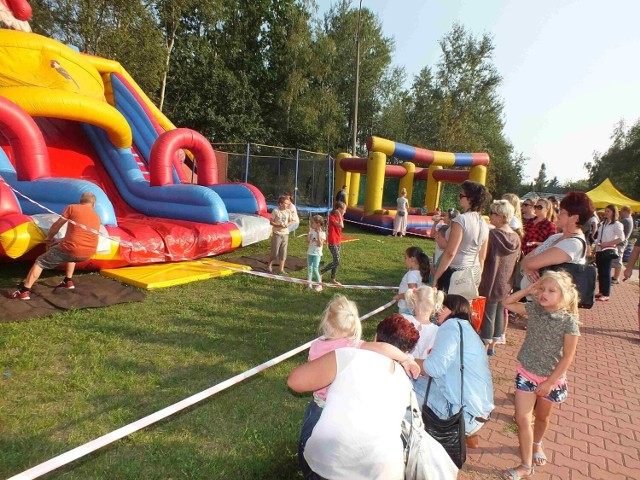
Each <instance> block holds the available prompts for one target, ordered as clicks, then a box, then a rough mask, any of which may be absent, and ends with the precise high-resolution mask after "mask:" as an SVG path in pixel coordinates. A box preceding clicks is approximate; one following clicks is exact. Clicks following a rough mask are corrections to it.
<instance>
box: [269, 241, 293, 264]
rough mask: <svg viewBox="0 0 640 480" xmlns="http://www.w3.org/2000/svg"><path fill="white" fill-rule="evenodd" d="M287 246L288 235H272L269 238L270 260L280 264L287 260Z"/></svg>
mask: <svg viewBox="0 0 640 480" xmlns="http://www.w3.org/2000/svg"><path fill="white" fill-rule="evenodd" d="M288 246H289V235H277V234H274V235H273V236H272V237H271V259H272V260H278V261H280V262H282V261H284V260H286V259H287V247H288Z"/></svg>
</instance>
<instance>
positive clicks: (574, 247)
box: [534, 233, 586, 263]
mask: <svg viewBox="0 0 640 480" xmlns="http://www.w3.org/2000/svg"><path fill="white" fill-rule="evenodd" d="M561 237H562V233H556V234H554V235H551V236H550V237H549V238H547V239H546V240H545V241H544V242H543V243H542V245H540V246H538V248H536V249H535V250H534V252H535V255H538V254H539V253H542V252H544V251H545V250H549V249H550V248H552V247H554V248H559V249H560V250H562V251H563V252H564V253H566V254H567V255H569V260H568V261H567V262H566V263H585V261H586V258H585V255H584V253H585V249H584V243H582V241H580V238H582V240H584V235H582V233H579V234H576V235H574V236H573V237H569V238H565V239H564V240H560V241H559V242H558V243H555V242H557V241H558V239H559V238H561ZM576 237H579V238H576Z"/></svg>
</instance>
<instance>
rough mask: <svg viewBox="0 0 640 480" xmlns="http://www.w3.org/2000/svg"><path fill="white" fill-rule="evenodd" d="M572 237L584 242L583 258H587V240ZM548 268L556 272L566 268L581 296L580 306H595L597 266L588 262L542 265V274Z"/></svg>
mask: <svg viewBox="0 0 640 480" xmlns="http://www.w3.org/2000/svg"><path fill="white" fill-rule="evenodd" d="M571 238H577V239H578V240H580V241H581V242H582V247H583V249H582V258H586V254H587V242H585V241H584V239H583V238H582V237H571ZM547 270H552V271H554V272H558V271H560V270H564V271H565V272H567V273H568V274H569V275H570V276H571V278H573V283H574V284H575V286H576V290H578V296H579V297H580V302H579V303H578V306H579V307H580V308H591V307H593V304H594V303H595V300H596V279H597V277H598V272H597V269H596V267H594V266H593V265H587V264H586V263H559V264H557V265H549V266H546V267H542V268H541V269H540V275H542V274H543V273H544V272H546V271H547Z"/></svg>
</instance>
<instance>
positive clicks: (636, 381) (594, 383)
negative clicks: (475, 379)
mask: <svg viewBox="0 0 640 480" xmlns="http://www.w3.org/2000/svg"><path fill="white" fill-rule="evenodd" d="M634 276H636V278H637V272H636V275H634ZM637 304H638V283H637V280H635V281H634V280H633V279H632V280H631V281H630V282H628V283H623V284H620V285H614V286H613V287H612V296H611V300H610V301H609V302H603V303H600V302H597V303H596V305H595V306H594V307H593V309H591V310H581V311H580V322H581V328H580V330H581V334H582V337H581V338H580V342H579V343H578V353H577V356H576V361H575V363H574V365H573V367H572V368H571V369H570V371H569V373H568V381H569V397H568V399H567V401H566V402H565V403H564V404H563V405H561V406H560V407H559V408H556V409H555V411H554V414H553V417H552V419H551V426H550V428H549V431H548V432H547V435H546V438H545V439H544V441H545V453H546V455H547V457H548V458H549V462H548V463H547V465H545V466H544V467H540V468H538V469H537V471H536V474H535V477H534V478H535V479H536V480H545V479H554V480H579V479H587V478H589V479H606V480H618V479H620V480H623V479H640V341H639V336H638V317H637ZM524 334H525V331H524V330H521V329H518V327H517V326H515V325H514V326H513V327H511V326H510V327H509V329H508V332H507V345H498V347H497V349H496V356H494V357H492V358H491V370H492V372H493V382H494V388H495V404H496V409H495V410H494V413H493V414H492V416H493V418H494V420H495V421H492V422H489V423H488V424H487V425H486V426H485V427H484V428H483V429H482V430H481V431H480V437H481V440H480V448H478V449H475V450H469V451H468V452H469V455H468V459H467V464H466V465H465V466H464V468H463V471H462V472H461V474H460V476H459V478H460V479H468V480H471V479H489V478H497V476H498V475H499V474H500V472H501V471H503V470H505V469H506V468H509V467H513V466H515V465H518V464H519V463H520V459H519V455H518V438H517V434H516V431H517V430H516V425H515V423H514V421H513V412H514V410H513V400H514V385H513V379H514V372H515V368H516V355H517V353H518V350H519V348H520V345H521V344H522V341H523V339H524Z"/></svg>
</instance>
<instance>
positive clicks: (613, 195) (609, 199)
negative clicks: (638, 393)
mask: <svg viewBox="0 0 640 480" xmlns="http://www.w3.org/2000/svg"><path fill="white" fill-rule="evenodd" d="M587 195H589V198H590V199H591V201H592V202H593V204H594V205H595V207H596V208H605V207H606V206H607V205H609V204H613V205H617V206H618V208H620V207H622V206H623V205H628V206H630V207H631V210H633V211H636V212H638V211H640V202H638V201H636V200H632V199H630V198H629V197H627V196H625V195H623V194H622V193H620V191H619V190H618V189H617V188H616V187H614V186H613V183H611V180H609V179H608V178H607V179H606V180H605V181H604V182H602V183H601V184H600V185H598V186H597V187H596V188H594V189H593V190H589V191H588V192H587Z"/></svg>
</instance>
